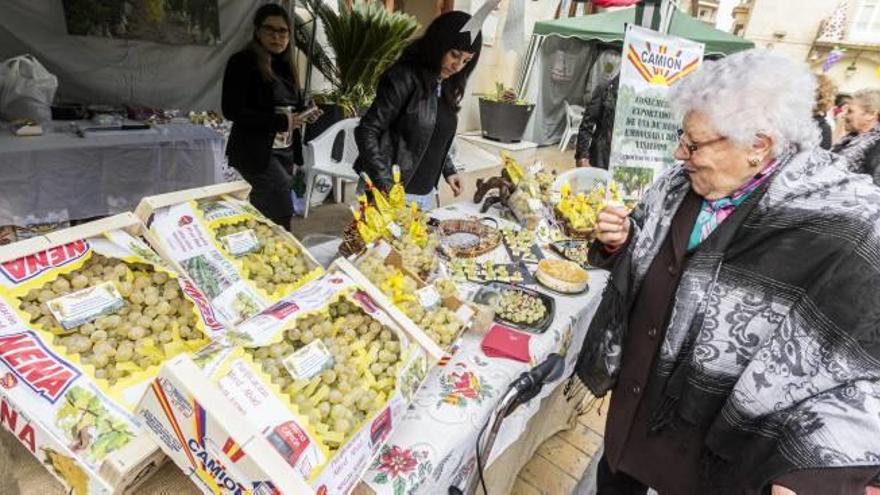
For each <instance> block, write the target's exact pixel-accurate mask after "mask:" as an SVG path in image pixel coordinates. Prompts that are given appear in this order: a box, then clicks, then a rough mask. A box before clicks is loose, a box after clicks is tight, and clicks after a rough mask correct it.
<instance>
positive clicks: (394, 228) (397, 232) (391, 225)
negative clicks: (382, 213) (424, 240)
mask: <svg viewBox="0 0 880 495" xmlns="http://www.w3.org/2000/svg"><path fill="white" fill-rule="evenodd" d="M386 228H387V229H388V232H389V233H391V235H392V236H394V238H395V239H400V236H402V235H403V231H402V230H401V229H400V225H397V223H396V222H388V225H387V226H386Z"/></svg>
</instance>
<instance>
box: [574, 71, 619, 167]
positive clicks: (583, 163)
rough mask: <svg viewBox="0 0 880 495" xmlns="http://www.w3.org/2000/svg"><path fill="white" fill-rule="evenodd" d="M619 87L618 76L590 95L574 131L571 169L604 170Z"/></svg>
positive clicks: (609, 150) (608, 152)
mask: <svg viewBox="0 0 880 495" xmlns="http://www.w3.org/2000/svg"><path fill="white" fill-rule="evenodd" d="M619 86H620V75H619V74H618V75H617V76H614V78H612V79H610V80H609V81H608V82H606V83H605V84H602V85H600V86H598V87H597V88H596V89H595V90H594V91H593V95H592V97H591V98H590V104H589V105H588V106H587V109H586V111H585V112H584V118H583V120H581V125H580V127H579V128H578V135H577V144H576V145H575V152H574V159H575V165H577V166H578V167H598V168H604V169H606V170H607V169H608V161H609V159H610V158H611V136H612V134H613V133H614V115H615V112H616V110H617V90H618V88H619Z"/></svg>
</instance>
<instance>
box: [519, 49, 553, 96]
mask: <svg viewBox="0 0 880 495" xmlns="http://www.w3.org/2000/svg"><path fill="white" fill-rule="evenodd" d="M546 38H547V37H546V36H542V35H537V34H533V35H532V38H531V39H530V40H529V49H528V50H527V51H526V58H525V60H523V69H522V70H521V71H520V79H519V81H518V82H517V90H516V94H517V97H518V98H523V97H524V96H525V93H526V89H528V84H529V78H530V77H531V76H532V69H534V67H535V59H536V58H537V53H538V51H539V50H540V49H541V45H542V44H544V40H545V39H546Z"/></svg>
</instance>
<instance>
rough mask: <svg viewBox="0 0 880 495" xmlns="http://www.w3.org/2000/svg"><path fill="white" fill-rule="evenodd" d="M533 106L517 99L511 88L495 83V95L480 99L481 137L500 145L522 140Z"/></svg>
mask: <svg viewBox="0 0 880 495" xmlns="http://www.w3.org/2000/svg"><path fill="white" fill-rule="evenodd" d="M534 109H535V105H533V104H531V103H528V102H526V101H525V100H522V99H519V98H517V96H516V91H514V90H513V88H505V87H504V84H502V83H495V94H494V95H488V96H483V97H480V124H481V127H482V129H483V137H484V138H487V139H492V140H494V141H500V142H502V143H518V142H520V141H521V140H522V136H523V133H525V132H526V126H527V125H528V124H529V118H531V116H532V111H533V110H534Z"/></svg>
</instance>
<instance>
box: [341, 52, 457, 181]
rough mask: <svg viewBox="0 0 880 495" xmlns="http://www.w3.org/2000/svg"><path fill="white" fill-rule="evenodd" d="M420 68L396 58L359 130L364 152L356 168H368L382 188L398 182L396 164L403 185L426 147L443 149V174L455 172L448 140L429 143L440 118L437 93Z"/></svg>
mask: <svg viewBox="0 0 880 495" xmlns="http://www.w3.org/2000/svg"><path fill="white" fill-rule="evenodd" d="M418 70H420V69H418V68H415V67H412V66H410V65H408V64H403V63H397V64H394V65H393V66H391V68H389V69H388V70H387V71H386V72H385V73H384V74H382V77H381V78H380V79H379V85H378V87H377V88H376V98H375V99H374V100H373V104H372V105H371V106H370V109H369V110H367V113H366V114H365V115H364V116H363V117H362V118H361V122H360V125H358V127H357V129H355V131H354V137H355V141H356V142H357V146H358V152H359V155H358V157H357V160H356V161H355V164H354V168H355V170H356V171H357V172H366V173H367V175H369V176H370V178H371V179H372V180H373V182H374V183H375V184H376V185H377V186H378V187H380V188H383V189H387V188H389V187H391V185H392V184H393V182H394V181H393V178H392V176H391V167H392V166H393V165H398V166H399V167H400V175H401V181H402V182H403V184H404V186H405V185H406V184H408V183H409V181H410V179H411V178H412V177H413V175H414V174H415V173H416V171H417V170H418V169H419V165H420V164H421V163H422V159H423V158H424V156H425V154H426V153H442V155H441V156H444V157H445V162H444V165H443V176H444V177H449V176H450V175H453V174H455V173H456V170H455V165H454V164H453V162H452V159H451V158H450V157H449V146H447V147H446V149H442V150H429V149H428V144H429V143H430V142H431V135H432V134H433V133H434V125H435V124H436V121H437V103H438V99H437V96H436V95H435V93H433V91H432V90H431V89H429V88H425V86H424V84H423V83H422V80H421V78H420V77H419V74H418V72H417V71H418ZM456 120H457V119H456Z"/></svg>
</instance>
